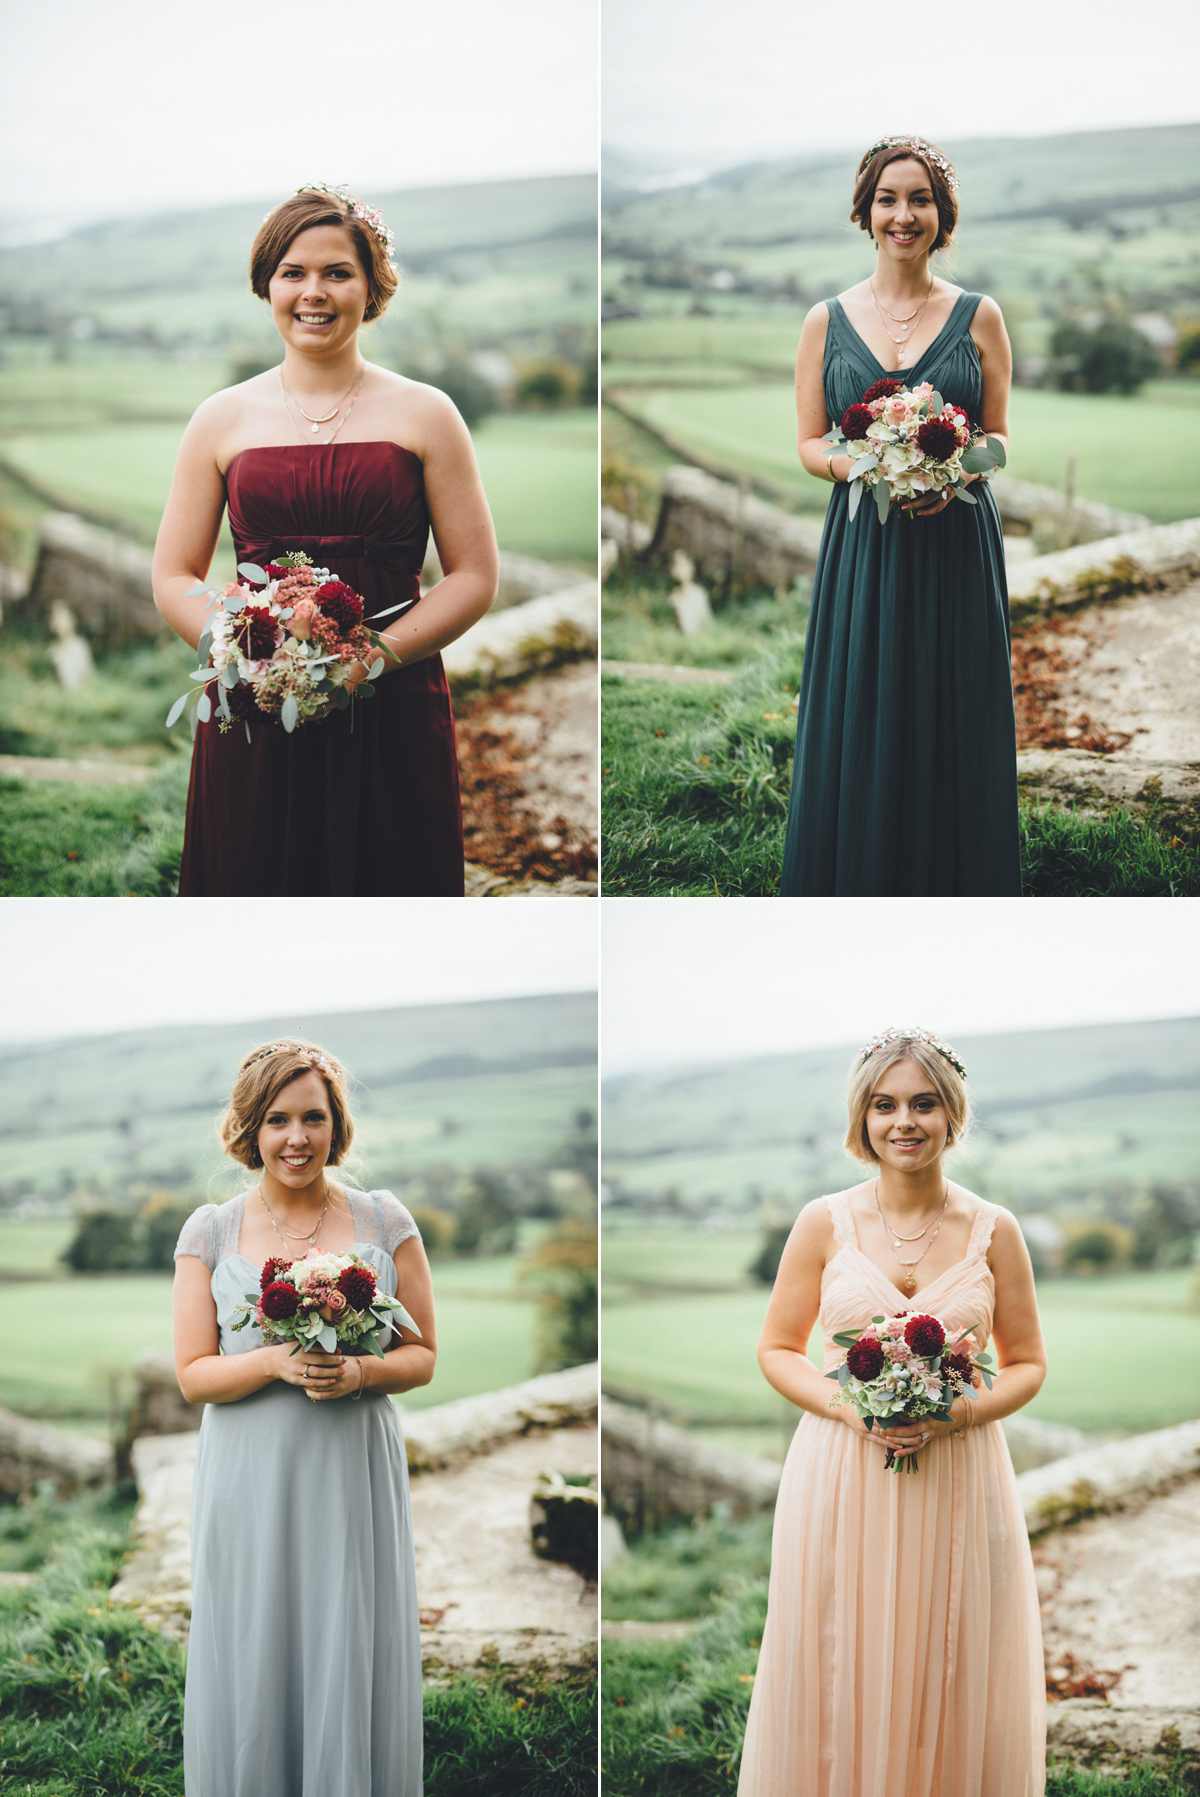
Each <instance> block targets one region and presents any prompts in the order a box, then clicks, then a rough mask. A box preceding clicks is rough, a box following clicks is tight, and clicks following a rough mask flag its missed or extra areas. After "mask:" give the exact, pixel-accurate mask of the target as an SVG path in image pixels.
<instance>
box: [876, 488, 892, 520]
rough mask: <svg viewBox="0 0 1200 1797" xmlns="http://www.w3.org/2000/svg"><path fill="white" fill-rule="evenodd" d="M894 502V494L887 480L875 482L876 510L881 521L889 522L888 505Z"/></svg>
mask: <svg viewBox="0 0 1200 1797" xmlns="http://www.w3.org/2000/svg"><path fill="white" fill-rule="evenodd" d="M891 503H892V495H891V492H890V491H889V488H888V484H887V482H886V481H885V480H881V481H876V483H875V510H876V511H877V512H878V513H879V522H880V523H881V524H886V523H887V515H888V507H889V506H890V505H891Z"/></svg>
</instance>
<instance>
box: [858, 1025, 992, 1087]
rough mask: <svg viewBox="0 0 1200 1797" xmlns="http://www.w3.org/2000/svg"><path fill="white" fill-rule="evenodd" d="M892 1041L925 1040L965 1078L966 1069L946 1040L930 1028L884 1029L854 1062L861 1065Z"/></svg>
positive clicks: (960, 1076)
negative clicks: (941, 1039) (937, 1035)
mask: <svg viewBox="0 0 1200 1797" xmlns="http://www.w3.org/2000/svg"><path fill="white" fill-rule="evenodd" d="M893 1042H925V1043H927V1044H928V1046H929V1047H930V1048H932V1049H933V1050H934V1051H935V1053H937V1054H940V1055H941V1057H942V1059H943V1061H949V1063H950V1065H951V1066H952V1067H953V1069H954V1071H955V1073H957V1074H958V1076H959V1078H960V1079H966V1077H967V1070H966V1068H965V1067H964V1066H963V1064H962V1062H961V1061H960V1060H959V1058H958V1056H957V1055H956V1054H955V1052H954V1050H953V1049H952V1048H951V1046H950V1044H949V1043H948V1042H941V1041H939V1040H938V1038H937V1037H936V1036H935V1035H934V1034H933V1032H932V1031H931V1030H884V1032H883V1034H882V1035H881V1036H874V1037H873V1038H872V1039H871V1041H870V1042H868V1043H867V1046H866V1047H865V1048H864V1049H863V1051H862V1053H861V1054H860V1055H859V1057H858V1061H857V1063H856V1065H857V1066H859V1067H861V1066H862V1065H863V1063H864V1062H865V1061H869V1060H870V1058H871V1056H872V1055H873V1054H878V1052H879V1050H880V1049H881V1048H890V1047H891V1045H892V1043H893Z"/></svg>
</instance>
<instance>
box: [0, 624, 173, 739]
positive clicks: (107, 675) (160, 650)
mask: <svg viewBox="0 0 1200 1797" xmlns="http://www.w3.org/2000/svg"><path fill="white" fill-rule="evenodd" d="M4 645H5V653H4V658H3V661H2V662H0V719H2V720H3V722H2V723H0V751H2V752H4V753H6V754H9V755H49V756H74V755H83V756H94V755H95V754H96V751H97V750H101V751H110V752H112V751H117V752H119V751H128V750H131V749H132V750H137V749H145V750H152V751H154V753H155V755H160V754H162V753H163V751H165V750H168V749H170V748H171V747H172V738H171V735H170V733H169V732H168V730H167V728H166V726H165V724H164V722H163V720H164V718H165V717H166V715H167V707H168V706H169V705H170V703H171V701H172V699H173V698H174V697H175V695H176V693H177V692H178V691H179V690H180V688H181V686H183V685H186V683H187V676H188V673H189V672H190V671H191V669H192V668H194V667H195V665H196V657H195V652H194V651H193V650H191V649H189V648H188V647H187V646H186V644H184V643H181V642H180V641H179V640H178V638H175V637H172V638H170V639H169V640H168V639H163V640H162V641H160V642H155V643H141V644H138V645H136V646H134V647H132V648H128V649H123V650H119V651H115V652H114V653H112V654H110V655H101V656H99V657H98V658H97V661H96V668H95V672H94V673H93V674H92V675H91V677H90V678H89V679H87V680H85V681H84V683H83V684H82V686H78V687H76V688H75V690H74V691H73V692H67V691H66V689H65V688H64V687H62V686H61V685H60V684H59V681H58V679H57V677H56V675H55V673H54V669H53V667H52V665H51V662H50V657H49V654H48V644H47V642H46V641H45V640H44V639H40V638H39V639H33V638H31V637H28V636H20V635H17V634H16V633H15V632H12V633H10V632H8V631H6V632H5V638H4Z"/></svg>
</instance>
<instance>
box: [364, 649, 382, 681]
mask: <svg viewBox="0 0 1200 1797" xmlns="http://www.w3.org/2000/svg"><path fill="white" fill-rule="evenodd" d="M367 673H368V675H369V676H370V678H371V679H372V680H378V679H379V676H380V675H381V674H382V673H383V656H382V655H377V656H376V657H375V659H374V661H373V662H372V663H371V665H370V667H369V668H368V669H367Z"/></svg>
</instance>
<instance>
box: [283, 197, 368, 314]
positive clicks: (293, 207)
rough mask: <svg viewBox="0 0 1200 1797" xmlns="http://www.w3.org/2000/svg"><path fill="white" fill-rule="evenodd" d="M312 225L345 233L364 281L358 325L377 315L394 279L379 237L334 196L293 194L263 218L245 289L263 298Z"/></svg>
mask: <svg viewBox="0 0 1200 1797" xmlns="http://www.w3.org/2000/svg"><path fill="white" fill-rule="evenodd" d="M314 225H341V226H343V227H344V229H345V230H347V231H349V233H350V235H351V237H352V238H353V239H354V247H355V249H356V250H357V251H358V259H359V261H360V262H361V263H362V268H363V273H364V274H365V275H366V277H367V309H366V311H365V312H364V313H363V323H364V324H370V323H371V321H372V319H375V318H379V317H381V316H382V314H383V313H384V312H385V311H386V310H387V308H388V306H389V304H390V303H391V301H392V299H393V298H394V297H395V293H396V289H397V288H398V287H399V285H400V277H399V275H398V274H397V273H396V270H395V268H394V267H393V265H392V264H391V263H390V262H389V261H388V257H387V249H386V246H385V245H384V242H383V239H382V238H381V237H380V236H379V235H378V234H377V233H376V232H375V231H373V230H372V229H371V227H370V225H368V224H366V223H365V222H364V221H363V220H362V219H361V218H360V217H359V216H358V214H357V212H354V211H352V210H351V206H350V202H349V201H348V200H342V199H339V198H338V196H337V195H336V194H328V193H311V192H309V193H295V194H293V195H292V197H291V199H290V200H284V201H283V203H282V204H281V205H279V206H276V208H275V210H274V212H269V213H268V214H267V216H266V218H265V219H264V220H263V222H262V224H261V225H260V226H259V229H258V235H257V237H256V238H255V239H254V247H253V249H252V250H251V251H250V285H251V287H252V288H253V290H254V292H255V293H256V294H257V295H258V297H259V299H261V300H265V299H267V298H268V288H269V286H270V281H271V276H272V275H273V274H274V273H275V270H276V269H277V268H278V267H279V264H280V263H281V262H282V261H283V258H284V257H285V256H286V255H287V252H288V250H289V249H290V247H291V245H292V244H293V243H294V242H295V241H296V238H297V237H299V235H300V233H301V231H310V230H311V229H312V227H313V226H314Z"/></svg>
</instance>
